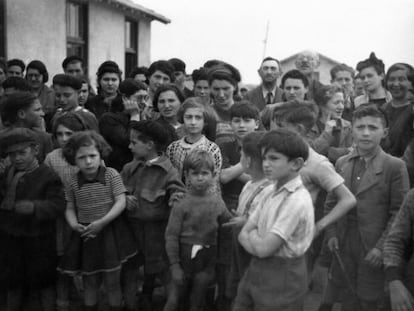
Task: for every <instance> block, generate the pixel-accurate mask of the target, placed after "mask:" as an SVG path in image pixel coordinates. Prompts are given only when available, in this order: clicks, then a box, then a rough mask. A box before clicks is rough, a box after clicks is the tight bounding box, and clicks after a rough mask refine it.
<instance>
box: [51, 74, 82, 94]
mask: <svg viewBox="0 0 414 311" xmlns="http://www.w3.org/2000/svg"><path fill="white" fill-rule="evenodd" d="M53 85H60V86H69V87H71V88H73V89H75V90H80V89H81V88H82V81H81V80H79V79H78V78H76V77H74V76H72V75H68V74H64V73H60V74H57V75H55V76H54V77H53Z"/></svg>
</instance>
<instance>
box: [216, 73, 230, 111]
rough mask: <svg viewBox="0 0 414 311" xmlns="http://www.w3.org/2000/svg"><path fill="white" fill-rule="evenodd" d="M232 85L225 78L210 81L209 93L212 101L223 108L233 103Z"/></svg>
mask: <svg viewBox="0 0 414 311" xmlns="http://www.w3.org/2000/svg"><path fill="white" fill-rule="evenodd" d="M233 93H234V86H233V84H231V83H230V82H229V81H227V80H213V82H212V83H211V95H212V96H213V100H214V103H215V104H216V105H217V106H219V107H220V108H222V109H224V110H228V109H230V107H231V106H232V105H233V103H234V101H233Z"/></svg>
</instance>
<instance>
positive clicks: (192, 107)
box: [166, 97, 222, 181]
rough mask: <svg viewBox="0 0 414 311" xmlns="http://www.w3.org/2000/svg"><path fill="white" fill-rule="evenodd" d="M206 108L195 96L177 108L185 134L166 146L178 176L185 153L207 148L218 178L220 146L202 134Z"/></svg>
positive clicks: (181, 171) (179, 120)
mask: <svg viewBox="0 0 414 311" xmlns="http://www.w3.org/2000/svg"><path fill="white" fill-rule="evenodd" d="M206 119H207V113H206V108H204V106H203V104H201V102H200V99H199V98H197V97H190V98H188V99H186V100H185V101H184V103H183V105H182V106H181V107H180V109H179V110H178V122H180V123H182V124H184V130H185V135H184V137H183V138H181V139H179V140H176V141H174V142H172V143H171V144H170V145H169V146H168V148H167V152H166V154H167V156H168V158H169V159H170V161H171V163H172V164H173V165H174V167H175V168H176V169H177V170H178V173H179V174H180V177H182V179H183V181H185V178H184V175H183V164H184V159H185V157H186V156H187V154H188V153H189V152H190V151H191V150H193V149H202V150H207V151H208V152H209V153H210V154H211V155H212V156H213V159H214V169H215V172H216V176H217V178H218V176H219V174H220V170H221V164H222V158H221V151H220V148H219V147H218V146H217V145H216V144H215V143H214V142H212V141H210V140H208V139H207V137H206V136H205V135H204V132H205V129H206V127H207V126H208V124H207V122H206Z"/></svg>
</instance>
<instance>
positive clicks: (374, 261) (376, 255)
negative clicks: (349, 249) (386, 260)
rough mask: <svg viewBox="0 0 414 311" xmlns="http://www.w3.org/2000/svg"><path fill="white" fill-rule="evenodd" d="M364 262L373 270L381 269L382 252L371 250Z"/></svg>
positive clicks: (376, 249)
mask: <svg viewBox="0 0 414 311" xmlns="http://www.w3.org/2000/svg"><path fill="white" fill-rule="evenodd" d="M365 261H367V262H368V264H369V265H370V266H371V267H373V268H381V266H382V252H381V250H379V249H378V248H375V247H374V248H373V249H371V250H370V251H369V253H368V254H367V256H366V257H365Z"/></svg>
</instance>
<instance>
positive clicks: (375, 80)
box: [360, 67, 384, 93]
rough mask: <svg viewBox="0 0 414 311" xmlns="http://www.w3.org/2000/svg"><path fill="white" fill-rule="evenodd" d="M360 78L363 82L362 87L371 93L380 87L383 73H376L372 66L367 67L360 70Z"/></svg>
mask: <svg viewBox="0 0 414 311" xmlns="http://www.w3.org/2000/svg"><path fill="white" fill-rule="evenodd" d="M360 76H361V80H362V81H363V82H364V88H365V90H366V91H367V92H368V93H373V92H375V91H376V90H378V89H379V88H381V87H382V80H383V79H384V74H378V73H377V71H376V70H375V68H374V67H367V68H364V69H362V70H361V72H360Z"/></svg>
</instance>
